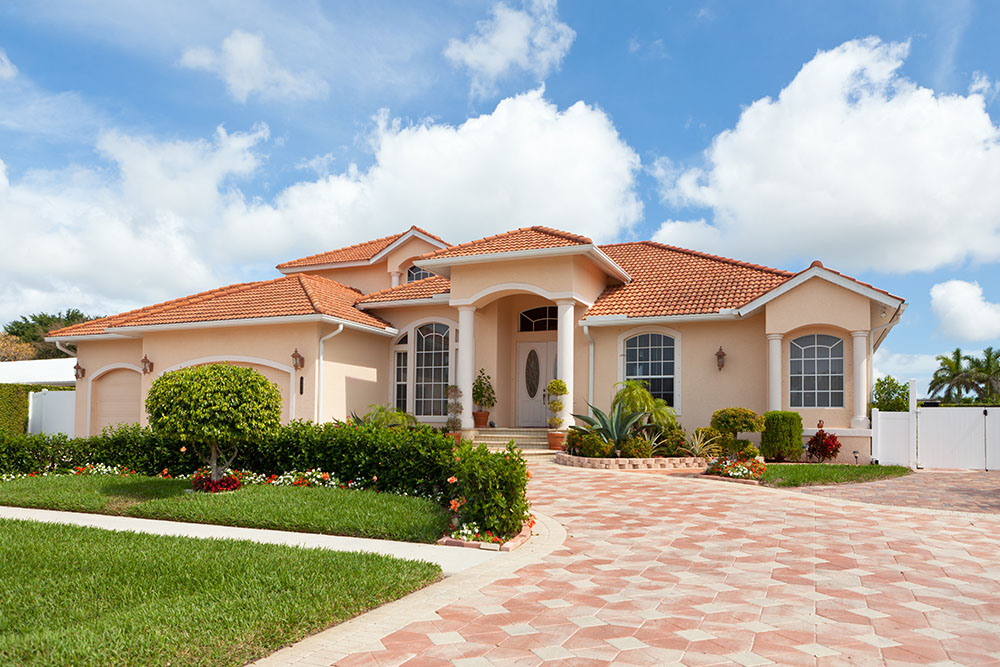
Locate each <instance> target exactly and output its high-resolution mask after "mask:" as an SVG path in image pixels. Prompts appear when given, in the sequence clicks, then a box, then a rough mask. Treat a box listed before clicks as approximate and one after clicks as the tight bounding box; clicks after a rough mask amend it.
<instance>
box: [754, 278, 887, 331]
mask: <svg viewBox="0 0 1000 667" xmlns="http://www.w3.org/2000/svg"><path fill="white" fill-rule="evenodd" d="M765 310H766V319H767V325H766V326H767V333H785V332H787V331H791V330H792V329H798V328H800V327H802V326H803V325H806V324H810V325H822V324H828V325H830V326H834V327H839V328H841V329H844V330H846V331H867V330H869V329H871V323H872V319H871V314H872V305H871V301H870V300H869V299H868V298H866V297H864V296H861V295H860V294H857V293H855V292H852V291H850V290H847V289H844V288H843V287H840V286H838V285H834V284H833V283H831V282H828V281H826V280H823V279H822V278H812V279H810V280H807V281H806V282H804V283H802V284H801V285H799V286H798V287H796V288H794V289H792V290H791V291H789V292H787V293H785V294H782V295H781V296H779V297H778V298H776V299H775V300H774V301H771V302H770V303H768V304H767V306H766V307H765Z"/></svg>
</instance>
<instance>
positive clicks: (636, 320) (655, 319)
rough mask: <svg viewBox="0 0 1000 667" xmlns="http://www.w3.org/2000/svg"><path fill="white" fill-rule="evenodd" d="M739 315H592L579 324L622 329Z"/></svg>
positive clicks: (717, 319) (720, 312) (727, 319)
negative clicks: (630, 326)
mask: <svg viewBox="0 0 1000 667" xmlns="http://www.w3.org/2000/svg"><path fill="white" fill-rule="evenodd" d="M738 319H740V318H739V315H737V314H736V312H735V311H734V310H730V309H727V310H722V311H719V312H718V313H703V314H698V315H657V316H652V317H628V316H627V315H591V316H589V317H585V318H583V319H582V320H580V321H579V322H578V324H579V325H580V326H584V325H587V326H592V327H620V326H628V325H639V324H651V325H657V324H659V325H666V324H681V323H684V322H719V321H733V320H738Z"/></svg>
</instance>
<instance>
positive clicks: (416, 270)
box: [406, 266, 434, 283]
mask: <svg viewBox="0 0 1000 667" xmlns="http://www.w3.org/2000/svg"><path fill="white" fill-rule="evenodd" d="M433 275H434V274H433V273H431V272H430V271H428V270H427V269H421V268H420V267H419V266H411V267H410V268H408V269H407V270H406V282H408V283H412V282H413V281H414V280H423V279H424V278H430V277H431V276H433Z"/></svg>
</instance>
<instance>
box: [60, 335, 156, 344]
mask: <svg viewBox="0 0 1000 667" xmlns="http://www.w3.org/2000/svg"><path fill="white" fill-rule="evenodd" d="M129 338H138V336H128V335H125V334H108V333H100V334H82V335H80V336H74V335H72V334H70V335H69V336H46V337H45V338H43V339H42V340H44V341H45V342H46V343H57V342H62V343H74V342H77V341H87V340H114V339H119V340H124V339H129Z"/></svg>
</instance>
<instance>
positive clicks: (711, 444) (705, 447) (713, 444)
mask: <svg viewBox="0 0 1000 667" xmlns="http://www.w3.org/2000/svg"><path fill="white" fill-rule="evenodd" d="M718 439H719V436H717V435H715V436H710V435H709V434H708V433H706V432H705V431H703V430H701V429H695V430H694V431H692V432H691V433H688V436H687V444H686V445H685V447H684V451H686V452H687V453H688V454H689V455H690V456H695V457H698V458H702V459H714V458H715V457H717V456H718V455H719V443H718V442H717V440H718Z"/></svg>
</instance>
